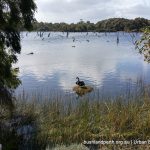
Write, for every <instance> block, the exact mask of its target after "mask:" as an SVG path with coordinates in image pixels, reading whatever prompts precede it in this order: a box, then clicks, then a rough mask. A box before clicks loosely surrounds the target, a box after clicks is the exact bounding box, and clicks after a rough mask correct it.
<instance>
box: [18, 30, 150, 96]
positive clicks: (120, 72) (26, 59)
mask: <svg viewBox="0 0 150 150" xmlns="http://www.w3.org/2000/svg"><path fill="white" fill-rule="evenodd" d="M134 35H135V37H136V38H139V37H140V36H141V35H140V34H135V33H134ZM117 36H118V37H119V41H118V43H117ZM21 45H22V51H21V54H20V55H18V59H19V61H18V63H17V64H16V65H15V66H16V67H19V68H20V73H19V77H20V79H21V81H22V85H20V86H19V87H18V88H17V90H16V92H17V93H20V92H22V91H26V92H27V93H33V92H44V94H47V93H49V92H50V91H59V92H62V93H65V92H67V93H73V91H72V88H73V86H74V85H75V82H76V77H77V76H78V77H79V78H80V79H81V80H83V81H84V82H85V83H86V85H90V86H92V87H93V88H94V89H98V90H99V91H101V92H102V93H103V94H106V95H117V94H120V93H124V92H125V91H126V90H127V87H128V86H130V87H131V88H134V87H136V86H137V82H138V81H139V80H142V82H145V83H147V84H149V83H150V78H149V75H150V65H149V64H148V63H146V62H144V61H143V60H144V59H143V57H142V56H141V55H140V54H139V53H138V51H137V50H135V46H134V44H133V42H132V38H131V35H130V34H129V33H123V32H118V33H92V32H89V33H69V35H68V37H67V33H62V32H44V33H43V36H42V37H40V36H39V33H38V34H37V32H31V33H27V32H22V33H21ZM31 52H33V53H34V54H33V55H27V54H29V53H31Z"/></svg>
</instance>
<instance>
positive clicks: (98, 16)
mask: <svg viewBox="0 0 150 150" xmlns="http://www.w3.org/2000/svg"><path fill="white" fill-rule="evenodd" d="M35 3H36V4H37V8H38V9H37V12H36V14H35V17H36V19H37V21H43V22H53V23H54V22H66V23H76V22H79V21H80V19H83V20H84V21H90V22H94V23H96V22H98V21H100V20H103V19H108V18H114V17H119V18H120V17H123V18H128V19H134V18H136V17H144V18H146V19H150V0H35Z"/></svg>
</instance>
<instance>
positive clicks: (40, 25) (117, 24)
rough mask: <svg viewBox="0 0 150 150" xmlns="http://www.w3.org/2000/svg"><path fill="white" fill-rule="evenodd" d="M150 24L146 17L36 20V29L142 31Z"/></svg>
mask: <svg viewBox="0 0 150 150" xmlns="http://www.w3.org/2000/svg"><path fill="white" fill-rule="evenodd" d="M146 26H150V20H147V19H144V18H135V19H124V18H111V19H106V20H102V21H99V22H97V23H91V22H90V21H87V22H84V21H83V20H82V19H81V20H80V22H78V23H76V24H74V23H71V24H67V23H44V22H35V23H34V30H36V31H61V32H89V31H93V32H95V31H96V32H104V31H108V32H115V31H127V32H130V31H135V32H138V31H140V29H141V28H144V27H146Z"/></svg>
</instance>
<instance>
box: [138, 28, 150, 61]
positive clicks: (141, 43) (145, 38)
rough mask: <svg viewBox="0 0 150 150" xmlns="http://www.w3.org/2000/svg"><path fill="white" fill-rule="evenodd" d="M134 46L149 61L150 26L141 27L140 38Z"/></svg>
mask: <svg viewBox="0 0 150 150" xmlns="http://www.w3.org/2000/svg"><path fill="white" fill-rule="evenodd" d="M136 48H137V49H138V50H139V52H140V53H141V54H143V56H144V60H145V61H146V62H148V63H150V26H149V27H147V28H145V29H143V34H142V37H141V38H140V40H138V41H136Z"/></svg>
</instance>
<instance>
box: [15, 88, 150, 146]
mask: <svg viewBox="0 0 150 150" xmlns="http://www.w3.org/2000/svg"><path fill="white" fill-rule="evenodd" d="M98 94H99V93H98ZM137 95H138V96H133V95H132V94H130V97H128V99H125V97H124V96H118V97H116V98H115V99H114V98H113V99H111V98H107V99H105V98H104V97H103V99H100V97H99V99H97V100H94V101H92V100H90V99H89V98H85V99H84V98H82V99H81V100H78V101H77V103H76V104H75V105H74V103H73V102H72V100H71V99H70V101H67V103H66V102H65V101H61V100H60V99H59V98H60V96H57V98H56V99H54V100H51V99H50V98H48V99H45V100H44V99H42V97H36V96H33V97H32V99H30V100H29V101H28V100H27V98H26V95H25V94H24V95H23V96H22V97H18V99H16V101H15V103H14V106H15V107H14V111H13V115H14V116H22V118H23V119H22V120H26V121H24V122H22V123H20V122H19V123H18V124H17V125H16V130H17V132H16V133H17V134H18V133H19V134H20V136H22V134H23V133H26V132H24V130H23V129H22V128H23V126H24V125H25V126H26V130H27V125H30V126H31V127H32V128H31V129H28V130H27V131H29V134H28V135H30V136H31V137H32V138H31V137H30V139H32V140H34V142H36V143H38V145H42V147H46V146H49V147H53V146H55V145H70V144H75V143H76V144H81V143H82V142H83V141H84V140H86V141H92V140H97V141H99V140H132V139H140V140H149V139H150V90H149V88H144V91H142V94H137ZM70 98H71V97H70ZM40 99H42V100H40ZM39 100H40V101H39ZM73 100H74V99H73ZM16 122H18V121H16ZM18 126H19V127H18ZM25 139H26V138H25ZM27 142H29V140H27ZM31 144H32V143H31ZM130 146H131V145H130Z"/></svg>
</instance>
